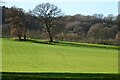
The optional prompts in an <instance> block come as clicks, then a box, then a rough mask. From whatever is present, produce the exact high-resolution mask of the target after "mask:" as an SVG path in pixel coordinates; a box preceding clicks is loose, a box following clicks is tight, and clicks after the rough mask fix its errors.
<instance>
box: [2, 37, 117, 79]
mask: <svg viewBox="0 0 120 80" xmlns="http://www.w3.org/2000/svg"><path fill="white" fill-rule="evenodd" d="M2 67H3V68H2V72H7V73H8V75H7V73H6V74H5V73H3V76H6V77H7V76H8V77H9V78H10V76H11V75H12V76H14V75H13V74H10V73H11V72H13V73H14V72H16V73H18V74H19V73H50V74H51V73H56V75H57V73H60V75H65V74H64V73H71V74H72V73H73V74H72V75H74V74H75V73H76V74H77V73H78V74H80V73H82V74H87V73H90V74H109V75H106V76H110V75H114V74H117V73H118V47H117V46H108V45H98V44H86V43H75V42H53V43H49V42H46V41H42V40H29V41H26V42H25V41H21V42H19V41H14V40H13V39H2ZM9 74H10V75H9ZM20 75H22V74H20ZM25 75H27V74H25ZM44 75H46V74H44ZM53 75H55V74H53ZM56 75H55V76H56ZM34 76H35V75H34ZM55 76H54V77H55ZM93 76H96V75H93ZM14 77H15V76H14ZM16 77H19V75H17V76H16ZM73 77H75V76H73ZM102 77H103V76H102ZM28 78H29V75H28ZM32 78H34V77H33V76H32ZM104 78H106V77H104ZM36 79H37V78H36ZM112 79H113V77H112V78H111V80H112Z"/></svg>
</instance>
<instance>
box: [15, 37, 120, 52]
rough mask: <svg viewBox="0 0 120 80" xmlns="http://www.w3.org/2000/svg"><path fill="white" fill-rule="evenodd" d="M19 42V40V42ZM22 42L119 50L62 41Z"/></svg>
mask: <svg viewBox="0 0 120 80" xmlns="http://www.w3.org/2000/svg"><path fill="white" fill-rule="evenodd" d="M17 41H18V40H17ZM20 42H31V43H37V44H48V45H59V46H70V47H93V48H106V49H117V50H118V49H119V47H108V46H107V45H103V46H99V45H94V44H92V45H89V44H87V43H86V44H84V43H83V44H82V43H74V42H73V43H72V42H62V41H53V42H49V41H42V40H33V39H27V40H21V41H20Z"/></svg>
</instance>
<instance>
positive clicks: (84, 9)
mask: <svg viewBox="0 0 120 80" xmlns="http://www.w3.org/2000/svg"><path fill="white" fill-rule="evenodd" d="M4 1H5V2H6V3H5V4H4V5H6V6H8V7H11V6H16V7H19V8H23V9H24V10H26V11H28V10H29V9H30V10H32V9H34V8H35V6H36V5H38V4H41V3H43V2H44V3H45V2H49V3H52V4H55V5H56V6H58V7H59V8H61V9H62V11H63V12H64V13H65V14H67V15H75V14H82V15H93V14H95V13H97V14H104V15H105V16H107V15H108V14H114V15H117V14H118V1H119V0H4Z"/></svg>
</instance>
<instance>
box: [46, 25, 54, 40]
mask: <svg viewBox="0 0 120 80" xmlns="http://www.w3.org/2000/svg"><path fill="white" fill-rule="evenodd" d="M47 32H48V35H49V39H50V40H49V42H53V37H52V34H51V32H50V28H48V27H47Z"/></svg>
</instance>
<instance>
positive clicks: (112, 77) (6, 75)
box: [2, 72, 120, 80]
mask: <svg viewBox="0 0 120 80" xmlns="http://www.w3.org/2000/svg"><path fill="white" fill-rule="evenodd" d="M119 76H120V75H118V74H109V73H50V72H49V73H19V72H18V73H17V72H2V78H3V79H5V80H7V79H10V80H15V79H29V80H33V79H35V80H36V79H40V78H42V79H45V78H46V79H47V78H51V79H55V78H57V79H62V78H64V79H82V80H83V79H85V80H86V79H87V80H88V79H89V80H90V79H92V80H93V79H99V80H103V79H104V80H105V79H106V80H119V79H120V78H119Z"/></svg>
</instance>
